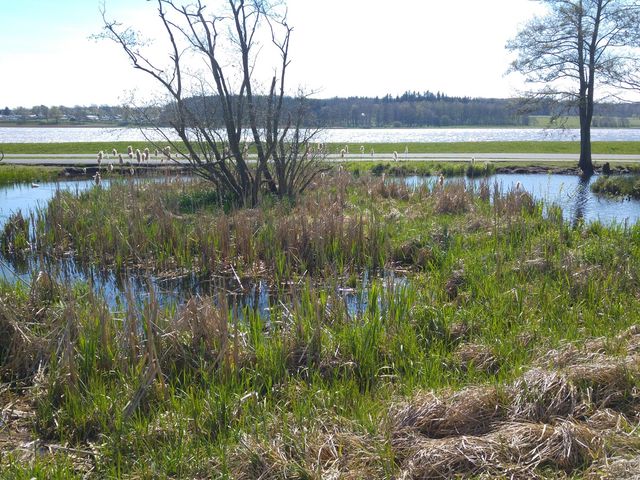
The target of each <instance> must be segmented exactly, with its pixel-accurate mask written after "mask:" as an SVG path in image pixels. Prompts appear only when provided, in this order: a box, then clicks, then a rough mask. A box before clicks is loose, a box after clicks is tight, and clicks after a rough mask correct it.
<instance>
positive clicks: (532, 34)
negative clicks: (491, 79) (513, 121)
mask: <svg viewBox="0 0 640 480" xmlns="http://www.w3.org/2000/svg"><path fill="white" fill-rule="evenodd" d="M539 1H540V2H541V3H543V4H545V5H546V6H547V7H548V13H547V15H545V16H542V17H536V18H534V19H533V20H532V21H530V22H529V23H528V24H527V25H526V26H525V27H524V28H523V29H522V30H521V31H520V32H519V33H518V34H517V36H516V37H515V38H514V39H513V40H511V41H510V42H508V43H507V49H509V50H511V51H515V52H517V53H518V58H517V59H516V60H515V61H514V62H513V64H512V71H516V72H520V73H522V74H524V75H525V76H526V77H527V80H528V81H529V82H531V83H533V84H534V85H536V86H537V87H539V88H538V89H534V91H533V92H532V93H531V95H532V98H537V99H546V100H555V101H557V102H558V104H559V105H563V106H570V107H571V108H575V109H577V111H578V114H579V117H580V161H579V164H578V165H579V167H580V169H581V170H582V172H583V174H584V175H587V176H588V175H591V174H593V163H592V159H591V122H592V119H593V106H594V100H596V99H602V98H607V97H609V98H615V99H619V100H620V99H622V98H623V92H624V91H625V90H627V89H634V88H636V87H637V86H638V85H639V84H640V82H638V72H639V70H638V67H639V66H640V50H639V47H640V2H638V1H631V0H539ZM596 92H598V97H596Z"/></svg>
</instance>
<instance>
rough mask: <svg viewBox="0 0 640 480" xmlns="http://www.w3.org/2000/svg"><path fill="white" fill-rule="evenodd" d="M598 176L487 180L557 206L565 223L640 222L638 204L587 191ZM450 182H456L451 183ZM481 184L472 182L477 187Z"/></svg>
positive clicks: (416, 179) (410, 180) (418, 180)
mask: <svg viewBox="0 0 640 480" xmlns="http://www.w3.org/2000/svg"><path fill="white" fill-rule="evenodd" d="M597 178H598V177H597V175H594V176H593V177H592V178H591V179H589V180H587V181H584V180H582V179H581V178H580V177H579V176H577V175H559V174H540V173H533V174H498V175H493V176H491V177H489V178H488V181H489V182H490V184H491V185H493V184H494V183H496V182H497V183H498V185H499V186H500V187H501V188H502V189H503V190H509V189H512V188H515V186H516V185H517V184H518V183H520V185H521V186H522V188H523V189H524V190H526V191H527V192H529V193H531V194H532V195H533V197H534V198H535V199H536V200H543V201H544V202H545V204H547V205H551V204H556V205H558V206H559V207H560V208H561V209H562V214H563V217H564V219H565V220H568V221H570V222H575V221H577V220H584V221H586V222H594V221H600V222H602V223H604V224H612V223H619V224H624V223H627V224H634V223H636V222H638V221H639V220H640V201H638V200H626V199H625V200H617V199H609V198H604V197H598V196H596V195H595V194H594V193H593V192H592V191H591V188H590V185H591V182H595V181H596V179H597ZM405 181H406V182H407V184H408V185H410V186H414V187H415V186H419V185H421V184H423V183H427V184H429V183H433V182H435V181H436V179H434V177H420V176H411V177H407V178H405ZM451 181H456V179H452V180H451ZM480 181H481V180H475V182H476V183H479V182H480Z"/></svg>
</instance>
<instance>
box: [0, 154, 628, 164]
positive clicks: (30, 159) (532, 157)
mask: <svg viewBox="0 0 640 480" xmlns="http://www.w3.org/2000/svg"><path fill="white" fill-rule="evenodd" d="M578 157H579V155H578V154H565V153H560V154H550V153H544V154H542V153H413V154H408V155H405V154H404V153H401V154H399V155H398V160H400V161H420V160H423V161H424V160H434V161H435V160H437V161H468V160H471V159H472V158H475V159H476V161H481V162H485V161H492V162H571V163H576V162H578ZM249 158H250V159H251V157H249ZM254 158H255V157H254ZM127 160H128V159H127ZM328 160H330V161H340V160H348V161H356V162H357V161H372V160H377V161H393V154H376V155H374V156H370V155H359V154H349V155H345V156H344V157H343V156H341V155H335V154H332V155H329V156H328ZM593 160H594V162H605V161H613V162H623V163H635V162H640V155H616V154H598V155H593ZM182 162H184V163H186V160H182ZM3 163H10V164H16V165H63V166H70V165H81V166H92V165H93V166H95V165H97V160H96V156H95V155H92V154H70V155H66V154H56V155H44V154H19V155H17V154H14V155H11V154H7V155H5V158H4V161H3ZM109 163H113V164H114V165H117V164H118V160H117V159H115V158H105V159H104V160H103V161H102V164H103V165H108V164H109ZM132 163H135V160H134V161H133V162H132ZM161 163H162V162H161V160H160V158H151V159H150V160H149V161H148V162H147V164H151V165H159V164H161Z"/></svg>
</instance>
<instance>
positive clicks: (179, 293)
mask: <svg viewBox="0 0 640 480" xmlns="http://www.w3.org/2000/svg"><path fill="white" fill-rule="evenodd" d="M488 180H489V182H491V183H492V184H493V183H494V182H497V183H498V184H499V186H500V187H501V188H503V189H505V190H506V189H509V188H514V187H515V185H516V184H517V183H518V182H519V183H520V184H521V185H522V187H523V188H524V189H525V190H527V191H529V192H530V193H531V194H532V195H533V196H534V197H535V198H536V199H541V200H544V201H545V202H547V203H555V204H557V205H559V206H560V207H561V208H562V210H563V215H564V218H565V219H566V220H569V221H575V220H577V219H584V220H585V221H587V222H590V221H597V220H599V221H601V222H603V223H607V224H609V223H613V222H617V223H625V222H627V223H629V224H631V223H635V222H637V221H639V220H640V202H639V201H616V200H611V199H601V198H598V197H596V196H595V195H594V194H593V193H592V192H591V190H590V188H589V182H582V181H581V180H580V178H579V177H578V176H575V175H549V174H518V175H509V174H503V175H494V176H492V177H490V178H489V179H488ZM593 180H595V177H594V179H592V181H593ZM119 181H122V180H119ZM128 181H131V180H128ZM141 181H150V180H149V179H143V180H141ZM151 181H153V180H151ZM402 181H405V182H407V183H408V184H409V185H411V186H419V185H421V184H423V183H428V182H434V181H436V180H435V179H434V177H417V176H414V177H407V178H404V179H402ZM450 181H456V179H451V180H450ZM475 181H476V182H479V181H480V180H475ZM103 184H104V186H108V185H109V181H108V180H106V181H104V182H103ZM93 185H94V184H93V181H92V180H76V181H65V182H59V183H43V184H40V186H39V187H38V188H32V187H31V186H30V185H29V184H21V185H10V186H2V187H0V228H2V227H3V225H4V222H5V221H6V219H7V218H8V216H9V215H10V214H11V213H14V212H16V211H18V210H21V211H22V212H23V214H25V215H28V214H29V213H31V212H33V211H34V210H35V209H36V208H37V207H39V206H45V205H46V203H47V202H48V200H49V199H50V198H52V197H53V195H54V194H55V193H56V191H58V190H68V191H71V192H81V191H83V190H86V189H88V188H91V187H92V186H93ZM38 270H45V271H49V272H51V273H52V274H54V275H55V277H56V278H59V279H61V280H68V281H71V282H74V281H87V280H88V281H89V282H90V283H91V285H92V286H93V288H94V290H96V291H99V292H101V294H102V295H103V296H104V297H105V299H106V301H107V302H108V303H109V305H110V306H111V307H112V308H119V307H121V306H122V305H124V304H125V303H126V295H125V293H124V292H125V284H127V285H128V288H129V289H130V291H131V293H132V295H133V297H134V298H135V299H136V301H138V302H143V301H144V299H145V298H148V296H149V284H148V282H149V281H150V282H151V283H152V285H153V288H154V290H155V291H156V293H157V298H158V299H159V301H160V303H161V304H175V303H180V302H182V301H184V300H185V299H187V298H189V297H190V296H193V295H212V296H217V295H219V294H220V293H221V292H224V294H225V295H227V296H228V297H227V299H228V301H229V303H233V304H236V305H238V306H239V307H244V306H246V307H249V308H252V309H256V310H258V311H259V312H260V314H261V315H263V316H265V317H268V316H269V306H270V304H271V303H272V302H274V301H276V298H278V300H280V299H281V297H280V296H278V297H277V296H276V295H275V292H273V291H272V290H271V289H270V288H269V286H268V285H267V284H266V283H265V282H261V281H257V282H252V283H250V284H247V285H243V286H242V288H240V286H239V285H238V284H237V283H235V280H230V279H228V278H227V279H225V278H217V279H212V278H198V277H196V276H195V275H187V276H184V277H181V278H172V279H165V280H163V279H158V278H148V279H147V278H140V276H137V275H133V274H132V275H128V276H127V277H126V278H121V277H116V275H114V274H113V273H110V272H100V271H98V270H97V269H95V268H91V267H83V266H80V265H78V264H76V263H75V262H74V261H73V260H71V259H68V260H64V261H57V262H55V264H46V263H42V261H41V260H39V259H37V258H31V259H29V260H25V261H23V262H22V263H17V262H15V260H14V261H11V262H9V261H8V260H7V259H3V258H2V257H1V256H0V279H2V278H4V279H7V280H9V281H10V282H19V281H24V282H26V283H28V282H30V280H31V275H32V272H34V271H38ZM384 277H385V278H384V280H385V282H384V283H386V284H387V285H392V286H401V285H403V283H404V279H403V278H401V277H397V276H395V275H394V274H393V273H392V272H385V275H384ZM368 282H369V279H368V278H367V275H366V273H365V275H364V279H363V282H362V285H361V286H360V288H358V289H357V290H353V289H346V288H341V286H340V285H338V284H337V285H335V286H334V288H335V290H336V293H338V294H339V297H340V298H342V299H343V301H344V302H345V306H346V308H347V310H348V311H349V312H350V313H352V314H353V313H356V312H360V311H362V310H363V309H365V308H366V306H367V286H368Z"/></svg>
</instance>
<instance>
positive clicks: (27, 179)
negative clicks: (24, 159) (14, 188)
mask: <svg viewBox="0 0 640 480" xmlns="http://www.w3.org/2000/svg"><path fill="white" fill-rule="evenodd" d="M61 173H62V169H61V168H56V167H25V166H20V165H2V164H0V185H7V184H12V183H32V182H41V181H51V180H55V179H57V178H58V177H60V174H61Z"/></svg>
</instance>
